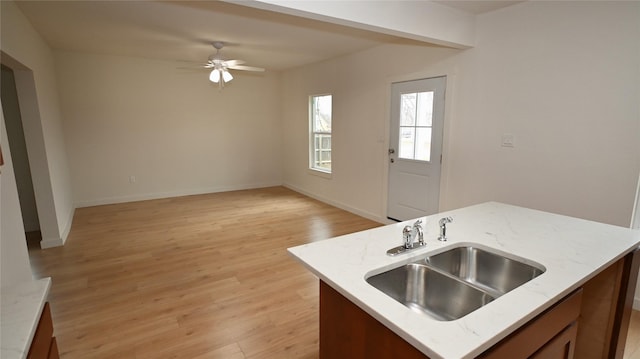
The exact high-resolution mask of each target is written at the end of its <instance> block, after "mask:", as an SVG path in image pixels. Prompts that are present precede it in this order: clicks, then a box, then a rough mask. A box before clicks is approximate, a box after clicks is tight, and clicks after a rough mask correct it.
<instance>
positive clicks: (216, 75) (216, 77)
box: [209, 69, 220, 83]
mask: <svg viewBox="0 0 640 359" xmlns="http://www.w3.org/2000/svg"><path fill="white" fill-rule="evenodd" d="M209 80H210V81H211V82H215V83H218V82H220V70H218V69H213V71H211V75H209Z"/></svg>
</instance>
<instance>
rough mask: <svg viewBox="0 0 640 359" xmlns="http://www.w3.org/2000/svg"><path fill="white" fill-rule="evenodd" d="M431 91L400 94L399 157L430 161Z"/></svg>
mask: <svg viewBox="0 0 640 359" xmlns="http://www.w3.org/2000/svg"><path fill="white" fill-rule="evenodd" d="M432 117H433V91H429V92H414V93H404V94H402V95H401V96H400V139H399V140H400V141H399V147H400V151H399V153H398V156H399V157H400V158H404V159H409V160H419V161H431V131H432V125H433V124H432Z"/></svg>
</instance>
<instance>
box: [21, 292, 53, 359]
mask: <svg viewBox="0 0 640 359" xmlns="http://www.w3.org/2000/svg"><path fill="white" fill-rule="evenodd" d="M59 358H60V356H59V354H58V344H57V342H56V338H55V337H54V336H53V320H52V319H51V308H50V307H49V302H47V303H45V304H44V309H43V310H42V314H41V315H40V321H39V322H38V327H37V328H36V332H35V334H34V335H33V341H32V342H31V347H30V348H29V354H28V355H27V359H59Z"/></svg>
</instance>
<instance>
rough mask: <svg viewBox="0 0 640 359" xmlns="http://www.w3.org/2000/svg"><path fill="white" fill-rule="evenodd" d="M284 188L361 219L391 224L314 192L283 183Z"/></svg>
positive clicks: (376, 216)
mask: <svg viewBox="0 0 640 359" xmlns="http://www.w3.org/2000/svg"><path fill="white" fill-rule="evenodd" d="M282 186H284V187H286V188H288V189H290V190H292V191H295V192H298V193H300V194H303V195H305V196H307V197H311V198H313V199H316V200H318V201H320V202H324V203H326V204H329V205H332V206H334V207H337V208H340V209H342V210H345V211H347V212H351V213H353V214H357V215H358V216H360V217H364V218H366V219H370V220H372V221H374V222H378V223H380V224H389V220H388V219H386V218H383V217H380V216H378V215H376V214H373V213H371V212H367V211H363V210H361V209H359V208H355V207H352V206H349V205H347V204H345V203H342V202H340V201H334V200H332V199H329V198H326V197H323V196H319V195H317V194H315V193H312V192H309V191H306V190H303V189H302V188H299V187H296V186H295V185H292V184H291V183H283V184H282Z"/></svg>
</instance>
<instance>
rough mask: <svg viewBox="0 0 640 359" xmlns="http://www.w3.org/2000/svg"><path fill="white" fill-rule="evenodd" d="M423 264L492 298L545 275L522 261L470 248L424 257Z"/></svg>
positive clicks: (537, 268) (458, 248) (539, 267)
mask: <svg viewBox="0 0 640 359" xmlns="http://www.w3.org/2000/svg"><path fill="white" fill-rule="evenodd" d="M425 262H426V263H427V264H428V265H431V266H432V267H435V268H438V269H441V270H443V271H445V272H447V273H450V274H453V275H454V276H456V277H458V278H460V279H462V280H464V281H465V282H468V283H471V284H473V285H474V286H476V287H480V288H482V289H484V290H486V291H488V292H489V293H491V294H492V295H493V296H495V297H498V296H500V295H503V294H505V293H507V292H509V291H511V290H513V289H515V288H517V287H519V286H521V285H522V284H524V283H526V282H528V281H530V280H532V279H533V278H535V277H537V276H539V275H540V274H542V273H544V271H545V270H544V267H542V266H541V265H538V266H533V265H530V264H526V263H524V259H523V260H516V259H511V258H507V257H505V256H503V255H501V254H498V253H494V252H491V251H488V250H485V249H481V248H478V247H472V246H468V247H467V246H465V247H457V248H453V249H450V250H448V251H446V252H443V253H440V254H436V255H433V256H428V257H426V258H425Z"/></svg>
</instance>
